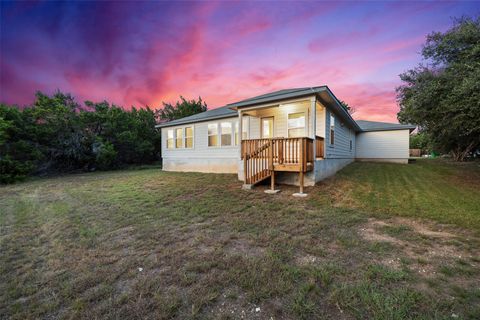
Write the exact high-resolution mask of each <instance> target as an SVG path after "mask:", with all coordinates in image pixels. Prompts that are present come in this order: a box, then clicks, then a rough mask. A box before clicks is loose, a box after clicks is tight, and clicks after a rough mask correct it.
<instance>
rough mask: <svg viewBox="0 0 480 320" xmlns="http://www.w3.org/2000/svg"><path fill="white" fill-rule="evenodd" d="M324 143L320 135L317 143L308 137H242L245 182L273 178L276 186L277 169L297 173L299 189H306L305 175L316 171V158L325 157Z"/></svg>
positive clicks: (252, 182) (301, 190) (257, 181)
mask: <svg viewBox="0 0 480 320" xmlns="http://www.w3.org/2000/svg"><path fill="white" fill-rule="evenodd" d="M314 143H316V154H315V156H314V154H313V150H314V148H313V144H314ZM323 146H324V143H323V138H321V137H317V138H316V139H315V142H314V140H313V139H312V138H307V137H301V138H272V139H249V140H242V150H241V155H242V159H243V160H244V161H243V169H244V171H243V172H244V175H245V180H244V181H245V184H246V185H254V184H257V183H259V182H261V181H263V180H265V179H267V178H269V177H271V184H272V189H273V188H274V184H275V172H276V171H287V172H298V173H299V175H300V192H303V179H304V174H305V173H306V172H308V171H311V170H313V168H314V161H315V159H316V158H323V156H324V154H323V150H324V149H323Z"/></svg>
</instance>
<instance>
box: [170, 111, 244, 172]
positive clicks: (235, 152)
mask: <svg viewBox="0 0 480 320" xmlns="http://www.w3.org/2000/svg"><path fill="white" fill-rule="evenodd" d="M237 121H238V117H232V118H225V119H218V120H212V121H205V122H198V123H193V124H188V125H180V126H175V127H168V128H162V158H163V170H165V171H192V172H212V173H237V168H238V158H239V146H234V145H232V146H223V147H222V146H219V147H209V146H208V124H209V123H220V122H231V123H232V130H234V128H235V123H236V122H237ZM189 126H193V130H194V133H193V136H194V137H193V141H194V142H193V148H191V149H185V148H183V149H167V131H168V130H169V129H173V130H174V132H175V129H177V128H185V127H189ZM232 136H234V135H233V134H232ZM232 138H233V137H232Z"/></svg>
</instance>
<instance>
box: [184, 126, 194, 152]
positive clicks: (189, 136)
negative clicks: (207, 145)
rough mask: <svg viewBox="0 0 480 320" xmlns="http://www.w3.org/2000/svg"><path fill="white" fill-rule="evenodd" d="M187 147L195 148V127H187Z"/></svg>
mask: <svg viewBox="0 0 480 320" xmlns="http://www.w3.org/2000/svg"><path fill="white" fill-rule="evenodd" d="M185 148H193V127H185Z"/></svg>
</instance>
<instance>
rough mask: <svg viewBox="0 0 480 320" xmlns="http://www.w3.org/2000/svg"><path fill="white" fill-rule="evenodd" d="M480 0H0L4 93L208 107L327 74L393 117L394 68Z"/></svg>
mask: <svg viewBox="0 0 480 320" xmlns="http://www.w3.org/2000/svg"><path fill="white" fill-rule="evenodd" d="M479 12H480V3H479V2H398V3H395V2H385V3H383V2H364V3H361V2H344V3H342V2H256V3H255V2H195V3H194V2H175V3H173V2H153V1H152V2H113V1H111V2H101V3H100V2H99V3H94V2H75V3H60V2H37V1H35V2H31V3H30V2H21V3H6V2H2V3H1V17H0V18H1V29H0V32H1V49H0V50H1V52H0V53H1V55H0V67H1V69H0V70H1V71H0V72H1V75H0V84H1V93H0V101H1V102H4V103H10V104H14V103H15V104H19V105H24V104H29V103H31V102H32V101H33V97H34V92H35V91H36V90H41V91H43V92H46V93H52V92H54V91H55V90H56V89H60V90H62V91H64V92H70V93H72V94H73V95H74V96H75V97H76V98H77V100H78V101H84V100H85V99H89V100H93V101H102V100H105V99H106V100H108V101H110V102H113V103H116V104H119V105H123V106H125V107H127V108H128V107H130V106H132V105H134V106H136V107H142V106H145V105H149V106H151V107H152V108H158V107H160V106H161V105H162V104H161V103H162V101H165V102H173V101H176V100H177V99H178V97H179V95H183V96H185V97H187V98H196V97H198V96H201V97H202V98H203V99H204V100H205V101H206V102H207V104H208V106H209V108H216V107H219V106H223V105H225V104H227V103H232V102H235V101H237V100H241V99H244V98H248V97H251V96H254V95H258V94H262V93H266V92H270V91H274V90H279V89H284V88H294V87H304V86H317V85H323V84H327V85H328V86H329V87H330V89H331V90H332V91H333V92H334V93H335V95H336V96H337V97H338V98H339V99H342V100H345V101H346V102H347V103H349V104H350V105H352V106H354V107H355V108H356V110H357V111H356V113H355V114H354V117H355V118H356V119H367V120H378V121H394V122H396V113H397V110H398V107H397V105H396V102H395V87H396V86H398V85H399V84H400V81H399V77H398V75H399V74H400V73H401V72H403V71H405V70H407V69H408V68H412V67H414V66H415V65H416V64H417V63H419V62H420V55H419V52H420V49H421V46H422V43H423V42H424V40H425V36H426V35H427V34H428V33H430V32H432V31H445V30H447V29H448V28H449V27H450V26H451V25H452V17H460V16H462V15H474V14H478V13H479Z"/></svg>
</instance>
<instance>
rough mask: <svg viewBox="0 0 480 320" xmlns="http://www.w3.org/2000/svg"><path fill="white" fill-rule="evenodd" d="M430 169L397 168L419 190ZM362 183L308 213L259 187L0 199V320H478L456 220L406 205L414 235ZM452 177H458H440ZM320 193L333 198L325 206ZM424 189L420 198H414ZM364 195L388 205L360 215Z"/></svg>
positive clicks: (171, 182)
mask: <svg viewBox="0 0 480 320" xmlns="http://www.w3.org/2000/svg"><path fill="white" fill-rule="evenodd" d="M436 165H437V164H436V163H432V164H430V163H425V164H424V163H421V164H420V167H414V166H415V165H414V166H411V167H410V166H409V167H406V166H400V167H402V170H404V169H403V168H408V169H410V168H413V169H412V170H418V171H419V172H422V170H424V171H426V174H428V175H432V173H431V171H432V170H434V169H435V168H434V169H432V168H431V167H430V166H436ZM442 166H443V165H442ZM388 168H389V170H390V168H393V169H396V168H397V167H395V166H393V167H388ZM447 168H448V169H447V171H444V172H443V173H438V172H437V173H436V175H438V176H439V177H441V176H442V174H443V178H445V179H450V180H449V181H453V182H452V184H453V185H454V186H455V188H461V183H460V182H459V181H461V175H462V174H463V172H464V171H463V170H465V169H464V167H462V168H461V169H457V168H453V169H450V167H447ZM372 170H374V171H375V170H378V171H381V170H384V167H383V165H374V164H354V165H353V166H350V167H349V168H347V169H346V172H347V173H345V171H344V172H342V173H341V174H340V175H339V176H338V178H336V179H333V180H330V181H328V182H326V183H324V184H322V185H320V186H318V187H315V188H310V189H308V190H307V191H308V192H309V193H310V196H309V198H307V199H297V198H293V197H291V196H290V195H291V193H293V192H295V191H296V189H295V188H291V187H282V192H281V193H280V194H278V195H273V196H272V195H266V194H264V193H263V192H261V190H262V188H263V187H259V188H257V189H256V190H253V191H242V190H240V183H239V182H238V181H236V178H235V177H234V176H232V175H212V174H211V175H209V174H193V173H189V174H185V173H167V172H162V171H160V170H158V169H152V170H141V171H119V172H109V173H93V174H85V175H72V176H67V177H61V178H53V179H45V180H37V181H30V182H27V183H23V184H17V185H13V186H8V187H2V188H1V189H0V208H1V211H2V212H1V215H0V227H1V229H0V245H1V248H0V249H1V255H0V314H1V315H2V317H6V318H12V319H36V318H74V319H77V318H80V319H82V318H89V319H91V318H142V319H148V318H152V319H158V318H161V319H169V318H180V319H190V318H191V319H194V318H211V319H241V318H244V319H270V318H271V317H273V318H275V319H297V318H303V319H311V318H332V319H351V318H373V319H385V318H388V319H405V318H450V317H452V315H455V316H458V317H460V318H471V319H474V318H478V317H480V308H479V305H480V290H479V289H478V288H479V283H480V259H479V258H478V257H479V256H480V252H479V247H480V240H479V238H478V228H477V227H478V225H476V224H475V223H471V224H470V228H469V229H465V228H462V226H463V224H464V222H465V221H466V220H463V219H462V218H459V219H457V218H458V215H457V214H456V212H455V213H452V214H451V215H450V216H449V217H442V216H441V215H442V214H446V213H447V215H449V213H450V211H449V208H444V209H442V211H441V212H436V213H431V212H429V211H428V210H427V209H426V208H427V207H428V206H427V205H426V201H427V200H423V201H422V203H421V204H417V205H415V204H408V206H409V208H410V209H411V208H414V207H415V206H417V208H418V209H417V213H418V216H420V217H422V218H423V219H421V220H420V219H418V218H411V217H412V216H413V214H412V213H411V212H409V213H408V214H405V215H404V216H406V217H403V218H398V216H401V215H402V214H401V212H398V211H397V210H400V209H401V208H402V206H396V205H392V203H394V204H396V203H398V202H397V201H396V200H394V199H393V198H392V197H391V196H389V195H384V194H382V193H381V192H380V191H379V190H380V189H379V188H378V187H377V186H376V184H375V183H374V180H369V179H366V178H365V177H366V176H368V175H367V174H366V173H363V171H367V172H370V173H371V174H373V175H377V176H382V175H381V174H380V173H378V172H372ZM435 170H436V169H435ZM435 170H434V171H435ZM442 170H443V169H442ZM394 171H395V170H394ZM437 171H438V170H437ZM389 172H390V171H389ZM402 172H404V171H397V175H399V176H400V177H401V176H402ZM456 172H458V175H459V177H452V175H454V176H455V175H456V174H457V173H456ZM417 174H418V172H417ZM383 176H384V177H386V176H389V174H384V175H383ZM356 179H364V180H361V181H360V180H356ZM352 181H353V182H352ZM377 181H378V183H380V184H382V183H384V182H383V180H382V179H380V180H377ZM477 181H478V180H477ZM352 183H357V184H358V186H359V189H361V190H362V192H365V193H363V194H362V193H359V192H358V191H355V190H356V189H355V188H352V187H351V186H352ZM474 183H475V181H473V180H469V181H468V183H467V184H466V186H465V190H466V193H467V194H468V192H477V191H476V190H477V189H476V188H473V187H472V186H473V184H474ZM333 185H336V186H342V187H337V188H336V189H335V194H331V193H329V192H328V190H330V189H331V186H333ZM408 185H409V188H415V184H411V185H410V184H408ZM363 186H365V187H363ZM388 187H391V188H393V189H392V190H393V191H395V190H396V189H395V188H397V186H396V185H395V184H393V185H392V184H389V185H388V186H387V188H388ZM341 188H344V190H345V193H343V194H346V195H348V196H347V197H343V198H342V196H341V195H342V192H341V190H342V189H341ZM427 189H428V188H426V187H425V186H419V187H418V190H417V192H425V190H427ZM433 189H434V190H437V192H440V193H441V192H443V191H442V189H439V188H437V187H435V188H433ZM392 190H388V189H386V190H384V191H383V193H388V192H391V191H392ZM410 191H412V192H413V190H410ZM410 191H409V192H410ZM370 192H374V193H375V195H376V196H379V197H382V199H388V200H381V201H380V200H378V201H377V202H373V203H372V202H371V199H372V198H371V197H370V196H369V194H370ZM455 192H456V191H455ZM428 194H432V192H431V191H429V192H428ZM454 195H455V193H452V198H454ZM438 197H440V196H439V195H438V194H433V196H432V197H431V199H430V201H435V199H437V198H438ZM347 198H348V199H347ZM412 201H415V199H413V200H412ZM462 201H463V202H464V205H463V206H462V207H461V208H460V209H459V210H460V211H461V212H467V216H468V221H471V222H472V221H473V222H475V221H477V220H475V219H476V218H475V214H474V213H472V212H468V210H470V209H469V208H477V207H478V205H479V204H478V201H479V200H478V198H476V199H473V200H472V198H470V195H467V196H466V197H464V198H463V199H462ZM472 201H473V202H472ZM380 203H383V204H384V205H385V208H384V210H381V208H380V207H379V204H380ZM430 208H433V210H435V209H436V206H435V205H431V206H430ZM477 214H478V212H477ZM436 217H439V218H438V219H436V221H435V220H427V219H425V218H430V219H435V218H436ZM446 222H448V223H450V224H445V223H446ZM452 223H454V224H452Z"/></svg>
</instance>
